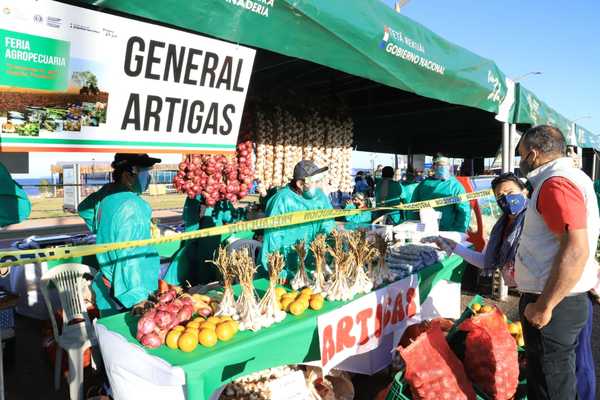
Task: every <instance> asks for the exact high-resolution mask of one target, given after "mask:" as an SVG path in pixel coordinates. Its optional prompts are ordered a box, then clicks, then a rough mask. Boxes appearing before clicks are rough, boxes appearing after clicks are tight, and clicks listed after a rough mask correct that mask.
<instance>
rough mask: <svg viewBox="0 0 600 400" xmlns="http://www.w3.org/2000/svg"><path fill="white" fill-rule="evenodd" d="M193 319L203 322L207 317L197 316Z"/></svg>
mask: <svg viewBox="0 0 600 400" xmlns="http://www.w3.org/2000/svg"><path fill="white" fill-rule="evenodd" d="M193 321H194V322H197V323H201V322H204V321H206V319H205V318H204V317H196V318H194V319H193Z"/></svg>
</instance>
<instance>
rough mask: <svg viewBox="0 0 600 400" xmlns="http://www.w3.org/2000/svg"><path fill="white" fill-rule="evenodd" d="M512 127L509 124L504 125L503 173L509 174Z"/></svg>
mask: <svg viewBox="0 0 600 400" xmlns="http://www.w3.org/2000/svg"><path fill="white" fill-rule="evenodd" d="M509 149H510V126H509V124H508V122H505V123H504V124H502V172H509V171H510V166H509V164H508V162H509V158H508V155H509V152H510V150H509Z"/></svg>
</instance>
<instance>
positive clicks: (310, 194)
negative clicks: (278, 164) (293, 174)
mask: <svg viewBox="0 0 600 400" xmlns="http://www.w3.org/2000/svg"><path fill="white" fill-rule="evenodd" d="M316 195H317V188H310V189H308V190H305V191H304V192H302V196H303V197H304V198H305V199H314V198H315V196H316Z"/></svg>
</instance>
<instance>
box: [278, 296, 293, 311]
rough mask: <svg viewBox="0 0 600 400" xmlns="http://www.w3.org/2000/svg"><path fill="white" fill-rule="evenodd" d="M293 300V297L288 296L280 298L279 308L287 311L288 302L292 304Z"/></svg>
mask: <svg viewBox="0 0 600 400" xmlns="http://www.w3.org/2000/svg"><path fill="white" fill-rule="evenodd" d="M293 302H294V299H290V298H289V297H288V298H283V299H281V309H282V310H283V311H287V310H288V308H289V306H290V304H292V303H293Z"/></svg>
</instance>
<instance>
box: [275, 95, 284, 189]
mask: <svg viewBox="0 0 600 400" xmlns="http://www.w3.org/2000/svg"><path fill="white" fill-rule="evenodd" d="M274 121H275V124H274V125H275V138H274V139H275V140H274V143H275V148H274V151H275V158H274V159H273V186H276V187H279V186H282V185H283V184H284V181H283V161H284V155H285V150H284V143H285V140H286V139H287V134H286V132H287V126H286V121H285V118H284V113H283V111H282V110H281V108H280V107H277V108H276V109H275V117H274Z"/></svg>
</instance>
